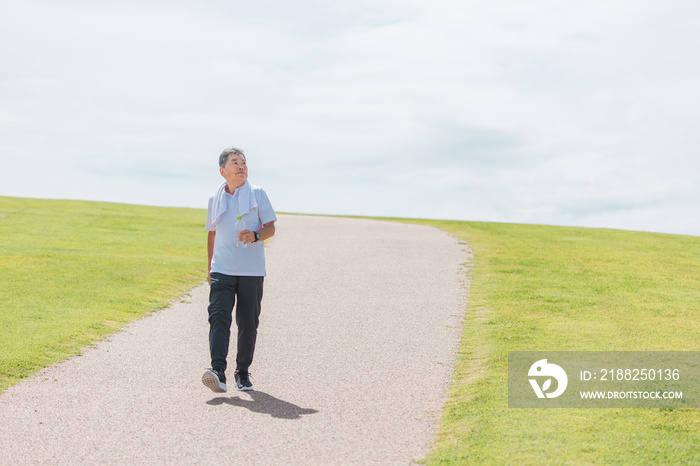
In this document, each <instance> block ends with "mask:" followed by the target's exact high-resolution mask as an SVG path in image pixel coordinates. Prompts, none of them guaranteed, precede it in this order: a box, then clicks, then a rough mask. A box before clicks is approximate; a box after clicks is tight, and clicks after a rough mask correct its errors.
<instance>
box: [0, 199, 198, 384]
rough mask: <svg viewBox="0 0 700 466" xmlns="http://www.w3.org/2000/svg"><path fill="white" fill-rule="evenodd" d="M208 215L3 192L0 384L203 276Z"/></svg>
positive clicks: (163, 302)
mask: <svg viewBox="0 0 700 466" xmlns="http://www.w3.org/2000/svg"><path fill="white" fill-rule="evenodd" d="M205 216H206V213H205V212H202V211H201V210H194V209H167V208H157V207H141V206H132V205H121V204H108V203H98V202H80V201H53V200H36V199H19V198H9V197H0V283H1V285H0V329H2V331H1V333H0V391H2V390H4V389H6V388H7V387H8V386H10V385H12V384H15V383H16V382H18V381H19V380H21V379H23V378H25V377H27V376H29V375H31V374H33V373H35V372H36V371H38V370H39V369H41V368H43V367H46V366H49V365H51V364H53V363H55V362H57V361H60V360H62V359H65V358H66V357H68V356H70V355H74V354H77V353H79V352H80V350H81V348H84V347H85V346H86V345H89V344H90V343H93V342H95V341H96V340H99V339H101V338H103V337H105V336H106V335H109V334H111V333H113V332H114V331H116V330H118V329H119V328H120V327H122V326H123V325H124V324H125V323H127V322H130V321H132V320H134V319H136V318H138V317H140V316H142V315H144V314H146V313H149V312H151V311H153V310H157V309H160V308H163V307H166V306H167V305H168V304H169V303H170V301H171V300H172V299H173V298H174V297H176V296H178V295H180V294H181V293H183V292H185V291H186V290H188V289H190V288H192V287H193V286H194V285H195V284H197V283H201V282H202V281H203V280H204V278H205V277H206V267H207V265H206V232H205V230H204V221H205Z"/></svg>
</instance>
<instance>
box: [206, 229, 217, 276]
mask: <svg viewBox="0 0 700 466" xmlns="http://www.w3.org/2000/svg"><path fill="white" fill-rule="evenodd" d="M215 238H216V231H210V232H209V235H208V237H207V254H208V255H209V262H208V264H209V265H208V267H207V282H208V283H209V284H210V285H211V259H212V257H214V239H215Z"/></svg>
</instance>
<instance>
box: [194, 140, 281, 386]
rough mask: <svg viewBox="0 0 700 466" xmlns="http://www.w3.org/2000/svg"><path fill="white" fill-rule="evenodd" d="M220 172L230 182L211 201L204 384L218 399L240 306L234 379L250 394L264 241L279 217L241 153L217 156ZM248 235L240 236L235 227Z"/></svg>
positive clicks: (233, 151)
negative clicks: (242, 225) (250, 177)
mask: <svg viewBox="0 0 700 466" xmlns="http://www.w3.org/2000/svg"><path fill="white" fill-rule="evenodd" d="M219 172H220V173H221V176H223V177H224V179H225V180H226V181H225V182H224V183H223V184H222V185H221V186H220V187H219V189H218V190H217V191H216V192H215V193H214V195H213V196H212V197H211V198H210V199H209V207H208V209H207V230H208V231H209V238H208V242H207V246H208V253H209V273H208V274H207V280H208V281H209V285H210V292H209V308H208V310H209V351H210V353H211V369H207V370H206V371H204V375H202V382H203V383H204V385H206V386H207V387H209V388H210V389H212V390H213V391H214V392H217V393H224V392H226V390H227V388H226V375H225V372H226V367H227V364H226V357H227V356H228V347H229V340H230V337H231V321H232V314H233V307H234V304H236V299H237V300H238V303H237V305H236V326H237V327H238V348H237V355H236V372H235V373H234V379H235V382H236V388H237V389H238V390H252V389H253V385H252V384H251V383H250V377H249V373H248V368H249V367H250V365H251V363H252V362H253V352H254V351H255V340H256V337H257V333H258V322H259V317H260V302H261V300H262V296H263V280H264V277H265V248H264V245H263V240H265V239H267V238H270V237H272V236H273V235H274V234H275V221H276V220H277V216H276V215H275V211H274V210H273V209H272V205H271V204H270V201H269V199H268V198H267V194H265V191H263V190H262V189H261V188H259V187H257V186H253V185H252V184H250V183H249V182H248V166H247V165H246V157H245V154H244V153H243V151H242V150H241V149H237V148H235V147H229V148H228V149H225V150H224V151H223V152H222V153H221V155H220V156H219ZM239 218H241V219H242V220H243V221H244V222H245V229H244V230H242V231H241V232H240V233H239V234H238V235H236V221H237V220H238V219H239Z"/></svg>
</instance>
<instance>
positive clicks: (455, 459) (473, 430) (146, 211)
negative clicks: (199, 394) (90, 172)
mask: <svg viewBox="0 0 700 466" xmlns="http://www.w3.org/2000/svg"><path fill="white" fill-rule="evenodd" d="M204 217H205V213H204V211H202V210H192V209H167V208H156V207H140V206H127V205H120V204H106V203H96V202H78V201H47V200H32V199H18V198H7V197H0V279H1V280H2V286H1V287H0V328H2V333H1V334H0V390H4V389H5V388H6V387H7V386H9V385H12V384H14V383H16V382H18V381H19V380H21V379H22V378H25V377H27V376H29V375H31V374H33V373H34V372H36V371H37V370H39V369H40V368H42V367H45V366H48V365H50V364H52V363H54V362H56V361H59V360H61V359H64V358H65V357H67V356H70V355H72V354H76V353H78V352H79V351H80V350H81V348H84V347H85V346H86V345H89V344H90V343H92V342H94V341H96V340H98V339H100V338H103V337H104V336H106V335H108V334H110V333H112V332H114V331H115V330H117V329H118V328H120V327H121V326H122V325H123V324H124V323H126V322H129V321H131V320H133V319H136V318H138V317H140V316H142V315H144V314H147V313H149V312H151V311H153V310H156V309H160V308H162V307H165V306H166V305H167V304H168V303H169V302H170V301H171V300H172V299H173V298H175V297H177V296H178V295H180V294H181V293H182V292H184V291H186V290H188V289H189V288H191V287H192V286H194V285H196V284H198V283H201V282H202V281H203V279H204V275H205V273H206V248H205V245H206V241H205V238H206V234H205V231H204ZM393 220H397V221H409V220H402V219H393ZM410 221H412V222H419V223H425V224H429V225H434V226H437V227H439V228H442V229H445V230H447V231H448V232H450V233H451V234H453V235H455V236H457V237H459V238H461V239H463V240H464V241H465V242H468V243H469V244H471V245H472V247H473V249H474V253H475V259H474V264H473V265H474V267H473V269H472V286H471V291H470V295H469V302H468V305H467V309H466V310H465V316H466V318H465V329H464V336H463V341H462V346H461V349H460V352H459V355H458V361H457V367H456V370H455V377H454V380H453V383H452V386H451V389H450V395H449V400H448V403H447V405H446V408H445V411H444V414H443V418H442V422H441V426H440V435H439V438H438V439H437V442H436V444H435V446H434V448H433V451H432V453H431V455H430V456H429V457H428V459H427V462H428V463H429V464H435V463H454V464H471V463H477V464H484V463H485V464H700V449H699V448H700V447H699V446H698V445H700V410H697V409H685V410H678V411H670V410H661V409H653V410H648V409H647V410H642V409H597V410H595V409H588V410H583V409H549V410H541V409H509V408H508V407H507V355H508V351H519V350H522V351H536V350H549V351H553V350H567V351H568V350H591V351H594V350H595V351H603V350H606V351H607V350H610V351H618V350H619V351H621V350H695V351H698V350H700V331H699V330H700V274H698V271H700V238H699V237H688V236H674V235H662V234H651V233H639V232H627V231H615V230H601V229H585V228H564V227H548V226H533V225H512V224H497V223H481V222H447V221H445V222H442V221H417V220H410Z"/></svg>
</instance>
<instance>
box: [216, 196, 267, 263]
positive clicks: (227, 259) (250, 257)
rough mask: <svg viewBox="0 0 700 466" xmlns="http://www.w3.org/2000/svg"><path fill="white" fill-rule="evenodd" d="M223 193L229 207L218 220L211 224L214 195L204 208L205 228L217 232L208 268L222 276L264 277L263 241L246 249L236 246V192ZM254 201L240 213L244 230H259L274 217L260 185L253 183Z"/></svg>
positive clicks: (251, 244)
mask: <svg viewBox="0 0 700 466" xmlns="http://www.w3.org/2000/svg"><path fill="white" fill-rule="evenodd" d="M239 191H240V188H239V189H236V191H235V192H234V193H233V194H229V193H225V195H226V200H227V203H228V208H227V210H226V212H224V213H223V214H221V217H219V221H218V222H217V223H212V205H213V203H214V196H212V197H211V198H209V207H208V208H207V230H209V231H216V238H215V241H214V256H213V257H212V260H211V271H212V272H218V273H223V274H225V275H233V276H245V277H264V276H265V247H264V244H263V242H262V241H257V242H255V243H248V246H247V247H245V248H238V247H236V226H235V225H236V220H237V217H238V216H239V215H241V214H240V213H239V212H238V192H239ZM253 192H254V195H255V201H256V203H257V204H258V207H257V208H256V209H252V210H251V211H250V212H248V213H247V214H243V221H244V222H245V227H246V229H248V230H250V231H258V230H260V229H261V228H262V226H263V225H264V224H265V223H268V222H273V221H276V220H277V216H276V215H275V211H274V210H273V209H272V204H270V200H269V199H268V198H267V194H265V191H263V190H262V188H260V187H258V186H253Z"/></svg>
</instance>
